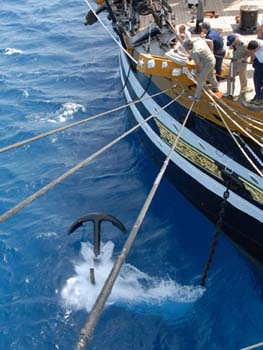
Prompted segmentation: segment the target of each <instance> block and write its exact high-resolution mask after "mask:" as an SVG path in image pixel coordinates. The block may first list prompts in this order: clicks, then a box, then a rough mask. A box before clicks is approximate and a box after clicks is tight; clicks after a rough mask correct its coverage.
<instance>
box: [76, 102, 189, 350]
mask: <svg viewBox="0 0 263 350" xmlns="http://www.w3.org/2000/svg"><path fill="white" fill-rule="evenodd" d="M173 101H174V100H173ZM194 103H195V102H194V101H193V102H192V105H191V107H190V109H189V111H188V113H187V115H186V117H185V119H184V122H183V124H182V125H181V128H180V130H179V132H178V134H177V136H176V138H175V141H174V143H173V145H172V147H171V148H170V150H169V152H168V155H167V157H166V159H165V160H164V162H163V165H162V167H161V169H160V171H159V173H158V174H157V176H156V178H155V180H154V183H153V185H152V188H151V191H150V192H149V194H148V196H147V198H146V200H145V202H144V204H143V207H142V209H141V211H140V213H139V215H138V217H137V219H136V222H135V224H134V225H133V228H132V230H131V232H130V234H129V236H128V238H127V240H126V242H125V244H124V247H123V249H122V252H121V254H120V255H119V256H118V257H117V259H116V261H115V263H114V265H113V267H112V269H111V272H110V274H109V276H108V278H107V280H106V282H105V283H104V285H103V287H102V289H101V292H100V294H99V296H98V298H97V300H96V302H95V304H94V306H93V307H92V310H91V312H90V314H89V317H88V319H87V322H86V323H85V325H84V327H83V328H82V329H81V331H80V336H79V340H78V343H77V344H76V349H77V350H84V349H85V347H86V345H87V344H88V343H89V341H90V338H91V336H92V334H93V332H94V329H95V327H96V324H97V322H98V320H99V317H100V315H101V313H102V311H103V308H104V305H105V303H106V301H107V299H108V297H109V295H110V293H111V291H112V288H113V286H114V283H115V282H116V279H117V277H118V275H119V273H120V270H121V267H122V265H123V263H124V262H125V260H126V257H127V255H128V253H129V251H130V249H131V247H132V244H133V242H134V240H135V238H136V236H137V233H138V231H139V229H140V227H141V225H142V222H143V219H144V217H145V215H146V214H147V211H148V209H149V207H150V205H151V202H152V200H153V198H154V195H155V193H156V191H157V189H158V187H159V185H160V182H161V180H162V178H163V176H164V173H165V171H166V169H167V167H168V164H169V161H170V160H171V157H172V154H173V152H174V150H175V148H176V146H177V144H178V141H179V139H180V137H181V135H182V132H183V130H184V127H185V125H186V123H187V120H188V118H189V115H190V113H191V111H192V108H193V105H194Z"/></svg>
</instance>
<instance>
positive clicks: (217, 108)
mask: <svg viewBox="0 0 263 350" xmlns="http://www.w3.org/2000/svg"><path fill="white" fill-rule="evenodd" d="M219 107H220V106H219V105H218V104H217V103H216V105H215V108H216V110H217V111H218V114H219V115H220V118H221V119H222V121H223V123H224V125H225V127H226V129H227V131H228V133H229V135H230V136H231V137H232V139H233V141H234V142H235V144H236V145H237V147H238V148H239V149H240V151H241V153H242V154H243V155H244V156H245V158H246V159H247V160H248V162H249V163H250V164H251V165H252V167H253V168H254V169H255V170H256V172H257V173H258V174H259V175H260V176H261V177H263V173H262V171H261V170H260V169H259V168H258V167H257V166H256V165H255V164H254V162H253V160H252V159H251V158H250V157H249V156H248V155H247V153H246V152H245V151H244V150H243V148H242V147H241V146H240V144H239V143H238V141H237V140H236V138H235V136H234V135H233V133H232V131H231V129H230V127H229V126H228V124H227V123H226V121H225V119H224V118H223V116H222V114H221V113H220V110H219Z"/></svg>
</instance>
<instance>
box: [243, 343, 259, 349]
mask: <svg viewBox="0 0 263 350" xmlns="http://www.w3.org/2000/svg"><path fill="white" fill-rule="evenodd" d="M260 346H263V342H261V343H257V344H255V345H251V346H247V347H246V348H242V349H240V350H252V349H256V348H259V347H260Z"/></svg>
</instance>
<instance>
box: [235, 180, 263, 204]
mask: <svg viewBox="0 0 263 350" xmlns="http://www.w3.org/2000/svg"><path fill="white" fill-rule="evenodd" d="M239 179H240V180H241V181H242V182H243V184H244V186H245V188H246V189H247V190H248V191H249V192H250V194H251V196H252V198H253V199H254V200H255V201H257V202H258V203H260V204H263V192H262V191H260V190H259V189H257V188H256V187H254V186H253V185H251V184H250V183H248V182H247V181H244V179H241V178H239Z"/></svg>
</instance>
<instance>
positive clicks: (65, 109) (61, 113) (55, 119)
mask: <svg viewBox="0 0 263 350" xmlns="http://www.w3.org/2000/svg"><path fill="white" fill-rule="evenodd" d="M85 110H86V109H85V107H84V106H82V105H81V104H78V103H74V102H66V103H64V104H63V105H62V106H61V107H60V108H59V110H57V111H56V112H52V113H47V114H46V113H33V114H31V115H30V116H29V117H30V118H31V119H34V120H36V121H40V122H49V123H54V124H57V123H64V122H66V121H67V120H70V119H73V115H74V113H76V112H78V111H82V112H85Z"/></svg>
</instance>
